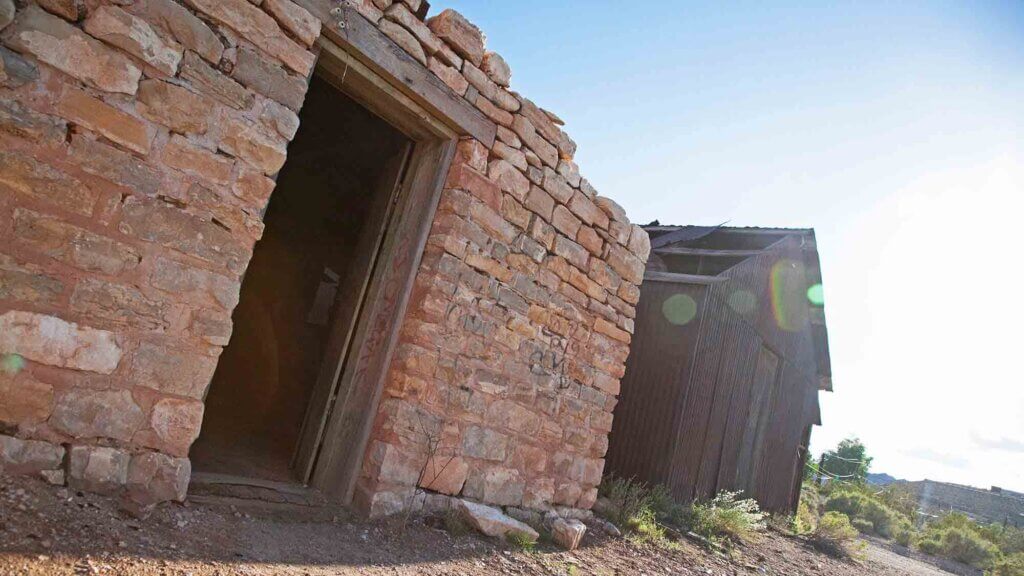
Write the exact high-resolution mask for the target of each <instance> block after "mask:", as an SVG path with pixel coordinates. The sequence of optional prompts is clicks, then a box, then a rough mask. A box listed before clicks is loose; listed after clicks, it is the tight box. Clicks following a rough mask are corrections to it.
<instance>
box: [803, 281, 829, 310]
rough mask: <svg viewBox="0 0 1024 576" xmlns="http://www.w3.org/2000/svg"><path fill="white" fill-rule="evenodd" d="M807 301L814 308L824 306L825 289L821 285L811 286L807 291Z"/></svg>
mask: <svg viewBox="0 0 1024 576" xmlns="http://www.w3.org/2000/svg"><path fill="white" fill-rule="evenodd" d="M807 300H809V301H810V303H811V304H814V305H815V306H824V305H825V289H824V288H823V287H822V286H821V284H812V285H811V287H810V288H808V289H807Z"/></svg>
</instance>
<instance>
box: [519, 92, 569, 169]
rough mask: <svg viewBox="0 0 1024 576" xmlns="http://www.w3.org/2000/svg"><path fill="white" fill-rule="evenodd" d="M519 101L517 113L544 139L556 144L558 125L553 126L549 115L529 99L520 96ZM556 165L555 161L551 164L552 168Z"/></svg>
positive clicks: (559, 131)
mask: <svg viewBox="0 0 1024 576" xmlns="http://www.w3.org/2000/svg"><path fill="white" fill-rule="evenodd" d="M519 101H520V102H521V103H522V107H521V108H520V109H519V113H520V114H522V115H523V116H524V117H525V118H526V119H527V120H529V121H530V123H531V124H532V125H533V127H534V128H536V129H537V132H539V133H540V134H541V136H543V137H544V139H545V140H547V141H548V142H550V143H551V144H558V140H559V137H560V134H561V130H559V129H558V126H555V123H554V122H552V120H551V117H550V116H549V115H548V114H546V113H545V112H544V111H543V110H541V109H540V108H539V107H538V106H537V105H536V104H534V103H533V102H532V101H530V99H528V98H523V97H521V96H520V98H519ZM556 165H557V163H556V164H552V165H551V167H552V168H554V167H556Z"/></svg>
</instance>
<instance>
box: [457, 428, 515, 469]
mask: <svg viewBox="0 0 1024 576" xmlns="http://www.w3.org/2000/svg"><path fill="white" fill-rule="evenodd" d="M508 449H509V437H508V436H506V435H504V434H502V433H501V432H498V431H496V430H491V429H490V428H482V427H480V426H470V427H469V428H468V429H467V430H466V432H465V433H464V434H463V436H462V453H463V454H464V455H466V456H469V457H471V458H480V459H481V460H493V461H498V462H500V461H503V460H505V457H506V456H507V455H508Z"/></svg>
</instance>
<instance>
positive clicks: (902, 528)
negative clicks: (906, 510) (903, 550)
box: [892, 518, 917, 547]
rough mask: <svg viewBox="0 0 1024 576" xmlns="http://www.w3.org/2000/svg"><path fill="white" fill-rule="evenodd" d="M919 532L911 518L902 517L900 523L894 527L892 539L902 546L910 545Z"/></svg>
mask: <svg viewBox="0 0 1024 576" xmlns="http://www.w3.org/2000/svg"><path fill="white" fill-rule="evenodd" d="M916 534H917V532H916V531H915V530H914V525H913V524H911V523H910V521H909V520H906V519H904V518H901V519H900V520H899V523H898V524H897V525H896V527H895V528H894V529H893V532H892V539H893V540H895V541H896V543H897V544H899V545H900V546H908V547H909V546H910V544H911V542H913V541H914V536H915V535H916Z"/></svg>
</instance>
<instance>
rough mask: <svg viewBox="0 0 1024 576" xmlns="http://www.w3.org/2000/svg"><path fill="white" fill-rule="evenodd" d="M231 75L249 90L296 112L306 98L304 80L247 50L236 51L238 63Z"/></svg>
mask: <svg viewBox="0 0 1024 576" xmlns="http://www.w3.org/2000/svg"><path fill="white" fill-rule="evenodd" d="M231 75H232V76H233V77H234V78H235V79H236V80H238V81H239V82H241V83H242V84H245V85H246V86H248V87H249V88H252V89H253V90H255V91H257V92H259V93H260V94H263V95H264V96H266V97H267V98H270V99H271V100H275V101H277V102H280V103H281V104H284V105H285V106H287V107H289V108H291V109H292V110H298V109H299V108H301V107H302V101H303V99H305V97H306V79H305V78H303V77H300V76H294V75H292V74H289V73H288V71H287V70H285V69H284V68H282V67H280V66H278V65H277V64H275V63H274V62H272V61H270V60H267V59H266V58H265V57H263V56H261V55H260V54H259V53H258V52H255V51H253V50H249V49H248V48H240V49H239V50H238V62H237V63H236V64H235V69H234V70H233V71H232V73H231Z"/></svg>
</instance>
